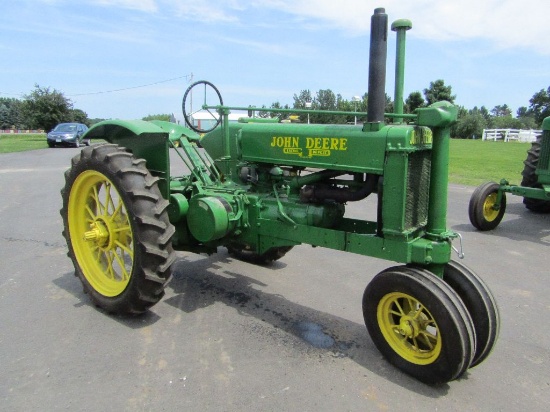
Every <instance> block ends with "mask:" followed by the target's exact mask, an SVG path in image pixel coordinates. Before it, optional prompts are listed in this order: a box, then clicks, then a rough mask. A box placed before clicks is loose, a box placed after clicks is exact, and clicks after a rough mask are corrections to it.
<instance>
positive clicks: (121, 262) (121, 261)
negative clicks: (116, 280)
mask: <svg viewBox="0 0 550 412" xmlns="http://www.w3.org/2000/svg"><path fill="white" fill-rule="evenodd" d="M122 253H123V254H124V252H122ZM114 259H116V261H117V262H118V264H119V266H120V271H121V273H119V275H120V280H121V281H125V280H127V279H129V278H130V275H129V274H128V271H127V270H126V265H125V262H124V259H123V258H121V257H120V256H119V254H118V253H116V252H113V260H114Z"/></svg>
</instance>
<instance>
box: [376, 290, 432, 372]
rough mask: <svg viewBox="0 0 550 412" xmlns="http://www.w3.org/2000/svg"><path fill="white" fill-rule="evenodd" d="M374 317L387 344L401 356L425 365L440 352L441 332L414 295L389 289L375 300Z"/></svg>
mask: <svg viewBox="0 0 550 412" xmlns="http://www.w3.org/2000/svg"><path fill="white" fill-rule="evenodd" d="M377 320H378V325H379V326H380V330H381V331H382V334H383V335H384V338H385V339H386V342H387V343H388V344H389V345H390V347H391V348H392V349H393V350H394V351H395V352H396V353H397V354H398V355H399V356H401V357H402V358H403V359H405V360H407V361H408V362H411V363H414V364H416V365H428V364H430V363H432V362H434V361H435V360H436V359H437V358H438V357H439V354H440V353H441V336H440V333H439V328H438V327H437V323H436V322H435V319H434V318H433V316H432V315H431V314H430V312H428V310H427V309H426V308H425V307H424V305H422V303H421V302H419V301H418V300H417V299H415V298H413V297H412V296H409V295H407V294H405V293H400V292H392V293H389V294H387V295H385V296H384V297H383V298H382V299H381V300H380V302H379V303H378V309H377Z"/></svg>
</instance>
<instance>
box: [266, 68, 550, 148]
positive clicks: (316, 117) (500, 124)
mask: <svg viewBox="0 0 550 412" xmlns="http://www.w3.org/2000/svg"><path fill="white" fill-rule="evenodd" d="M293 99H294V104H293V107H292V108H294V109H305V108H310V109H312V110H316V111H317V110H319V111H320V110H339V111H351V112H363V113H365V112H366V111H367V106H368V93H364V94H363V95H361V96H357V97H356V98H353V99H351V100H347V99H344V98H343V97H342V95H341V94H335V93H334V92H332V90H330V89H326V90H319V91H318V92H317V93H316V94H315V96H314V95H313V94H312V93H311V91H310V90H308V89H305V90H301V91H300V93H298V94H294V96H293ZM443 100H446V101H448V102H450V103H453V104H454V102H455V100H456V95H453V93H452V87H451V86H449V85H446V84H445V82H444V80H441V79H439V80H436V81H433V82H430V85H429V87H427V88H426V89H424V90H423V92H420V91H414V92H412V93H410V94H409V96H408V97H407V98H406V100H405V101H404V105H403V111H404V113H414V111H415V110H416V109H418V108H421V107H427V106H429V105H430V104H432V103H435V102H438V101H443ZM263 108H266V107H265V106H264V107H263ZM270 108H276V109H278V108H283V107H281V104H280V103H279V102H275V103H273V104H272V105H271V106H270ZM284 108H290V107H289V106H288V105H287V106H285V107H284ZM458 109H459V111H458V121H457V123H456V124H455V125H454V126H453V128H452V135H453V137H457V138H466V139H468V138H472V137H477V138H480V137H481V135H482V133H483V129H539V128H540V127H541V124H542V121H543V120H544V118H545V117H548V116H550V87H548V88H547V89H546V90H545V89H541V90H540V91H538V92H536V93H535V94H534V95H533V97H532V98H531V99H530V100H529V106H523V107H520V108H519V109H518V110H517V112H516V116H515V117H514V116H513V114H512V109H511V108H510V107H509V106H508V105H507V104H503V105H497V106H495V107H494V108H492V109H491V110H489V109H487V108H486V107H485V106H481V107H479V108H478V107H474V108H473V109H466V108H465V107H463V106H458ZM393 111H394V102H393V100H392V99H391V97H390V96H388V95H387V94H386V107H385V112H386V113H392V112H393ZM276 115H277V113H269V112H267V113H266V114H264V116H272V117H273V116H276ZM299 118H300V121H302V122H306V121H308V118H307V114H302V115H300V116H299ZM355 121H359V122H363V121H366V116H358V117H357V118H355V116H353V115H347V116H338V115H323V114H322V113H312V114H310V115H309V122H310V123H333V124H344V123H348V124H349V123H354V122H355Z"/></svg>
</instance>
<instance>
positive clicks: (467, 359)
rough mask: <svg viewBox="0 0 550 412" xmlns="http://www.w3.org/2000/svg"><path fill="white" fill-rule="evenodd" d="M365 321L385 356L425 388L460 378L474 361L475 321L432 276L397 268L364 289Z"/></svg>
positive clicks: (455, 297) (442, 283)
mask: <svg viewBox="0 0 550 412" xmlns="http://www.w3.org/2000/svg"><path fill="white" fill-rule="evenodd" d="M363 317H364V319H365V324H366V326H367V330H368V332H369V334H370V336H371V339H372V340H373V342H374V344H375V345H376V347H377V348H378V350H379V351H380V352H381V353H382V355H384V357H385V358H386V359H387V360H388V361H389V362H390V363H391V364H393V365H394V366H396V367H397V368H399V369H401V370H402V371H404V372H405V373H407V374H409V375H411V376H413V377H415V378H416V379H418V380H420V381H422V382H424V383H427V384H442V383H446V382H449V381H451V380H454V379H457V378H459V377H460V376H462V374H463V373H464V372H466V370H467V369H468V367H469V366H470V364H471V362H472V359H473V356H474V352H475V331H474V329H473V324H472V319H471V317H470V315H469V314H468V311H467V309H466V308H465V306H464V304H463V303H462V301H461V300H460V298H459V297H458V295H457V294H456V293H455V292H454V291H453V290H452V289H451V288H450V286H449V285H447V284H446V283H445V282H443V280H441V279H440V278H438V277H437V276H436V275H434V274H433V273H431V272H428V271H424V270H417V269H415V268H410V267H405V266H398V267H393V268H389V269H386V270H385V271H383V272H381V273H379V274H378V275H376V276H375V277H374V279H373V280H372V281H371V282H370V283H369V284H368V286H367V288H366V289H365V293H364V295H363Z"/></svg>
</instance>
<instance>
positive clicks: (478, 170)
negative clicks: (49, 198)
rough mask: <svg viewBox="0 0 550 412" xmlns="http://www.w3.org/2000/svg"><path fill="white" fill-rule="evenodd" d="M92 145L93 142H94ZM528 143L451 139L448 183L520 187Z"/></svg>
mask: <svg viewBox="0 0 550 412" xmlns="http://www.w3.org/2000/svg"><path fill="white" fill-rule="evenodd" d="M94 143H95V142H94ZM47 147H48V145H47V143H46V135H45V134H43V133H42V134H0V153H11V152H21V151H25V150H34V149H45V148H47ZM530 147H531V145H530V143H517V142H509V143H504V142H487V141H482V140H461V139H452V140H451V156H450V162H449V181H450V182H451V183H456V184H462V185H468V186H478V185H480V184H481V183H483V182H486V181H489V180H493V181H495V182H499V181H500V179H503V178H505V179H507V180H508V181H509V182H510V183H512V184H519V182H520V181H521V171H522V170H523V161H524V160H525V157H526V156H527V155H526V152H527V150H528V149H529V148H530Z"/></svg>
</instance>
